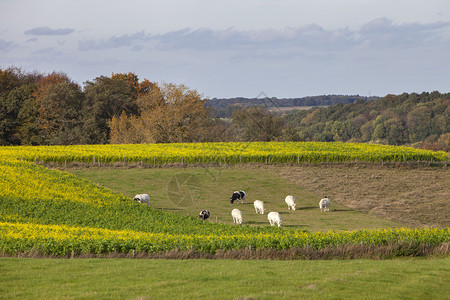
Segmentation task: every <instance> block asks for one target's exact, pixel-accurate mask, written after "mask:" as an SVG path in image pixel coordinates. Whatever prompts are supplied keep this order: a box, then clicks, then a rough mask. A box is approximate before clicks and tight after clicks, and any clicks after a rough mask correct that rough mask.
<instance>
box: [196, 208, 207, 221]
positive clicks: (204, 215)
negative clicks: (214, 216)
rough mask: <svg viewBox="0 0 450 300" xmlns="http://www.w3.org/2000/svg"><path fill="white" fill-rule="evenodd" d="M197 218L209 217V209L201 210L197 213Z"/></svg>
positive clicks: (204, 218)
mask: <svg viewBox="0 0 450 300" xmlns="http://www.w3.org/2000/svg"><path fill="white" fill-rule="evenodd" d="M198 216H199V218H200V219H202V220H206V219H208V218H209V211H207V210H206V209H204V210H202V211H201V212H200V213H199V214H198Z"/></svg>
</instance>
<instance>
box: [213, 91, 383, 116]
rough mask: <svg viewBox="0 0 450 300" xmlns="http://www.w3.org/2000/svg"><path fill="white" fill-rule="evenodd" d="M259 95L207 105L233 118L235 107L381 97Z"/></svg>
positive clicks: (325, 103)
mask: <svg viewBox="0 0 450 300" xmlns="http://www.w3.org/2000/svg"><path fill="white" fill-rule="evenodd" d="M264 96H265V95H263V96H262V97H257V98H244V97H235V98H212V99H210V100H209V101H208V102H207V106H208V107H211V108H212V109H214V114H215V116H217V117H219V118H231V115H232V112H233V110H235V109H238V108H242V107H252V106H263V107H266V108H274V107H276V108H282V107H299V106H301V107H312V106H328V105H334V104H338V103H342V104H348V103H354V102H356V101H363V102H366V101H373V100H376V99H379V97H364V96H359V95H321V96H308V97H301V98H276V97H270V98H269V97H264Z"/></svg>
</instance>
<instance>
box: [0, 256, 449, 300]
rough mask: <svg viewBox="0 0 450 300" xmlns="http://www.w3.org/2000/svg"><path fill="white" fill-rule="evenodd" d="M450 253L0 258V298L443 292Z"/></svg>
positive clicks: (423, 295)
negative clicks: (411, 255)
mask: <svg viewBox="0 0 450 300" xmlns="http://www.w3.org/2000/svg"><path fill="white" fill-rule="evenodd" d="M449 278H450V258H448V257H447V258H443V259H418V258H415V259H394V260H381V261H378V260H346V261H342V260H328V261H327V260H322V261H298V260H297V261H269V260H262V261H261V260H252V261H249V260H147V259H17V258H0V295H1V296H0V298H2V299H36V298H39V299H73V298H76V299H276V298H282V299H448V295H449V292H450V288H449V283H450V282H449Z"/></svg>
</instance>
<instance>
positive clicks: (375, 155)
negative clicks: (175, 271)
mask: <svg viewBox="0 0 450 300" xmlns="http://www.w3.org/2000/svg"><path fill="white" fill-rule="evenodd" d="M0 157H2V158H4V159H8V158H9V159H10V158H14V159H19V160H26V161H43V162H59V163H64V162H72V161H78V162H86V163H110V162H128V163H129V162H143V163H147V164H165V163H210V162H215V163H246V162H260V163H269V162H273V163H296V162H298V163H299V162H312V163H317V162H344V161H354V160H360V161H369V162H379V161H417V160H420V161H431V160H434V161H443V160H445V159H446V153H445V152H443V151H437V152H436V151H429V150H420V149H414V148H410V147H403V146H386V145H377V144H358V143H339V142H332V143H325V142H242V143H237V142H231V143H174V144H132V145H73V146H19V147H0Z"/></svg>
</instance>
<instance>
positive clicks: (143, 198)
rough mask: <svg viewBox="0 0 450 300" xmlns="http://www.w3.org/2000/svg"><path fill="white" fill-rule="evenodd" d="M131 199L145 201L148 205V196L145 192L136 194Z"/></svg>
mask: <svg viewBox="0 0 450 300" xmlns="http://www.w3.org/2000/svg"><path fill="white" fill-rule="evenodd" d="M133 200H135V201H139V203H147V206H150V197H149V196H148V195H147V194H137V195H136V196H134V198H133Z"/></svg>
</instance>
